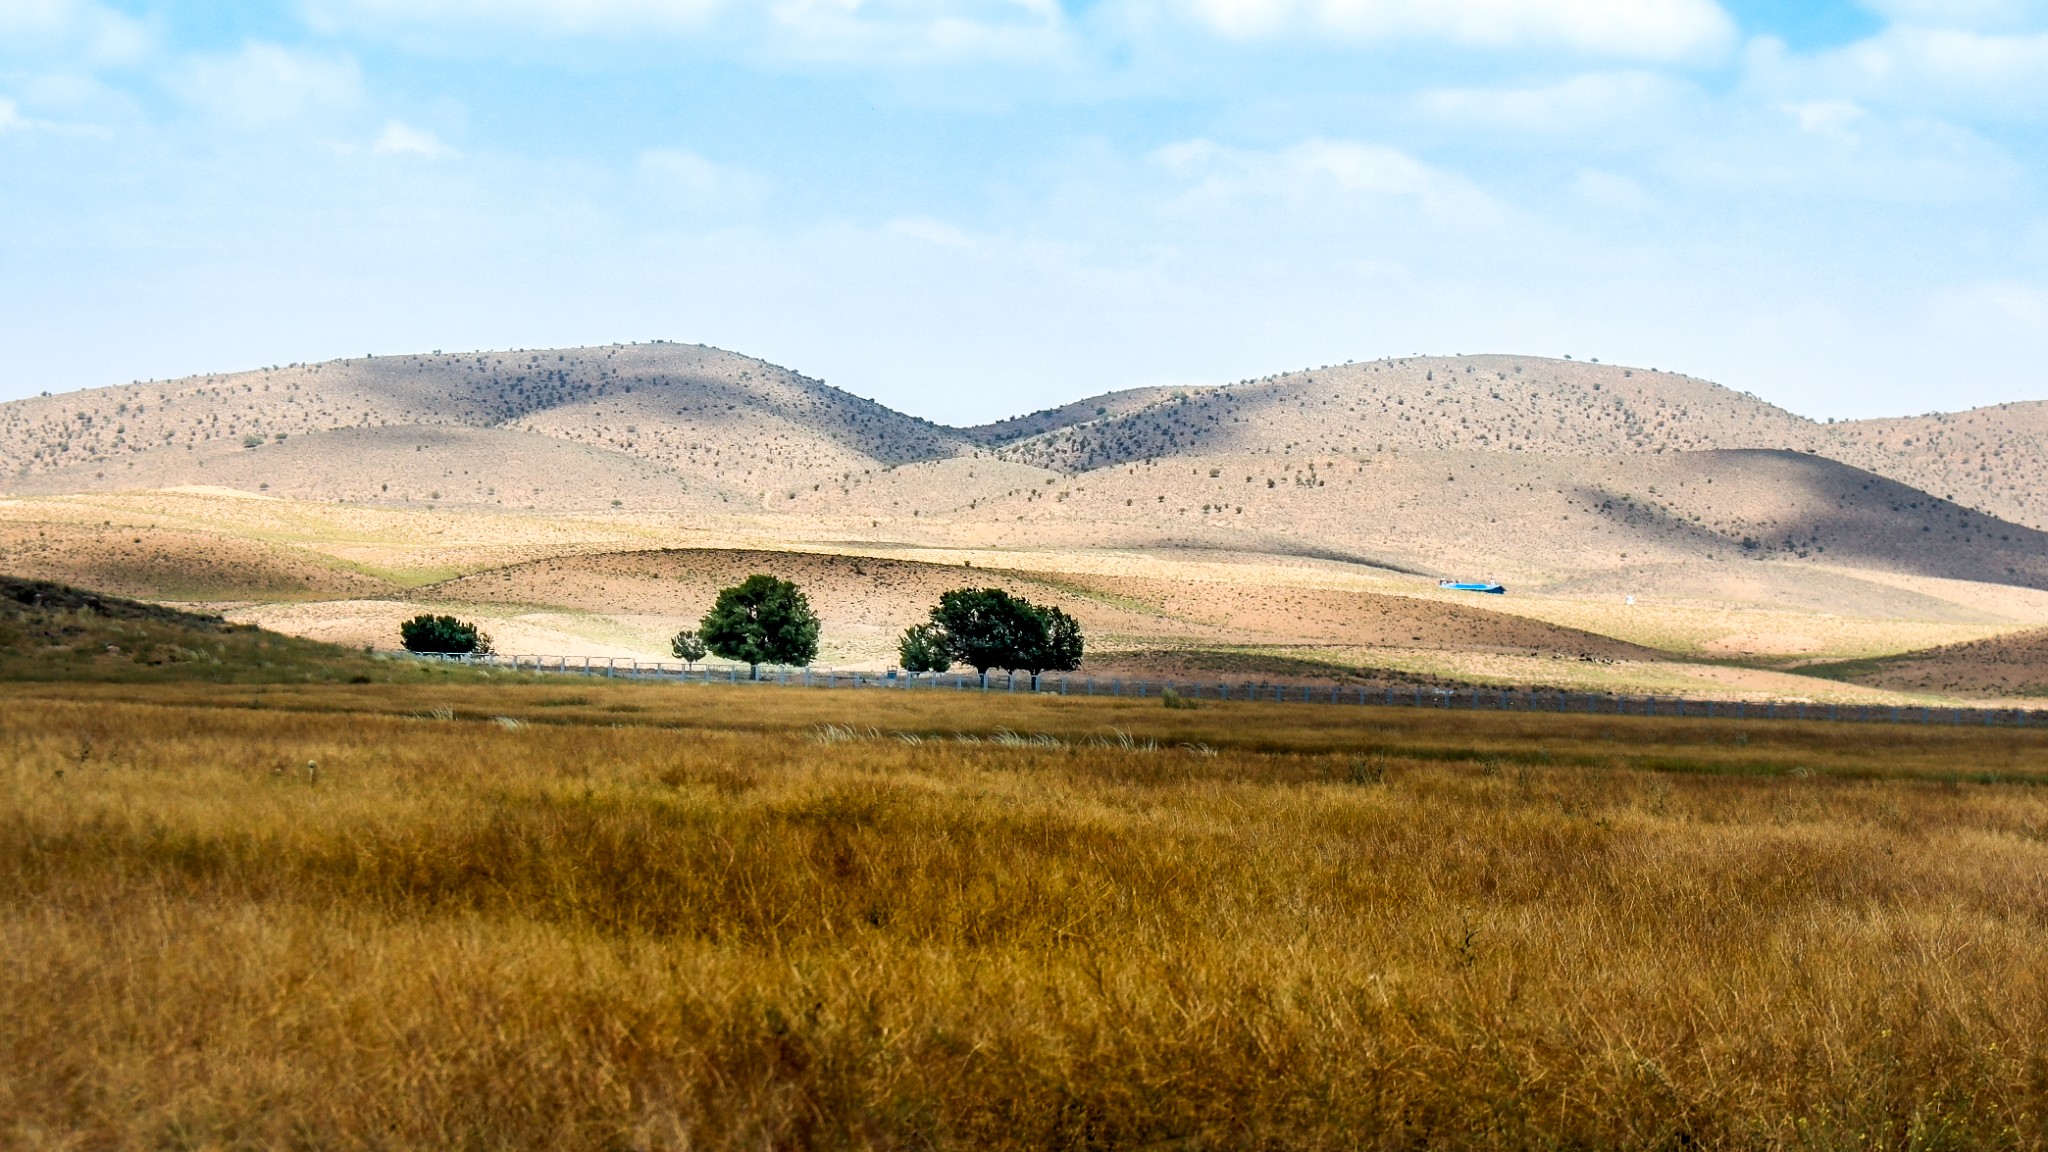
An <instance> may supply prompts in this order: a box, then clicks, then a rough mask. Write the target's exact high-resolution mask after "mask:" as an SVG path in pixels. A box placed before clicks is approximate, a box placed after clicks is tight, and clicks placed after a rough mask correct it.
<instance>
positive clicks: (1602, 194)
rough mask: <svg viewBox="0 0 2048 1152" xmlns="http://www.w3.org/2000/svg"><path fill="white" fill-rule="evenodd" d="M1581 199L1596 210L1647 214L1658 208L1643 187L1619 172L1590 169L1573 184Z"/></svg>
mask: <svg viewBox="0 0 2048 1152" xmlns="http://www.w3.org/2000/svg"><path fill="white" fill-rule="evenodd" d="M1572 190H1573V191H1574V192H1576V193H1577V194H1578V196H1579V199H1581V200H1583V201H1585V202H1586V203H1587V204H1589V205H1591V206H1593V207H1595V208H1618V209H1621V210H1622V211H1625V212H1646V211H1648V210H1650V209H1651V208H1653V207H1655V206H1656V203H1655V201H1653V200H1652V199H1651V198H1650V196H1649V194H1648V193H1647V192H1644V191H1643V186H1642V185H1641V184H1640V183H1638V182H1637V181H1636V180H1635V179H1634V178H1633V177H1630V176H1624V175H1622V174H1621V173H1619V172H1603V171H1600V170H1598V169H1594V168H1588V169H1586V170H1585V171H1582V172H1580V173H1579V175H1578V178H1577V179H1575V180H1574V181H1573V182H1572Z"/></svg>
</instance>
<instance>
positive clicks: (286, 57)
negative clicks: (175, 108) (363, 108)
mask: <svg viewBox="0 0 2048 1152" xmlns="http://www.w3.org/2000/svg"><path fill="white" fill-rule="evenodd" d="M171 86H172V88H173V89H174V90H175V91H176V92H177V93H178V94H179V95H180V96H182V97H183V98H184V99H185V100H186V102H187V103H189V104H191V105H193V106H194V107H196V108H199V109H200V110H202V111H204V112H206V113H208V114H210V115H212V116H215V117H217V118H219V119H221V120H224V121H227V122H229V123H232V124H236V125H239V126H242V127H248V128H258V127H265V126H269V125H275V124H282V123H287V122H290V121H293V120H297V119H299V118H300V117H302V116H305V115H308V114H309V113H313V112H320V111H327V110H332V109H338V108H350V107H354V106H356V105H358V104H360V103H361V101H362V96H363V92H362V73H361V69H360V68H359V67H358V66H357V65H356V62H355V61H354V59H352V58H350V57H349V56H346V55H343V54H340V53H332V52H316V51H307V50H302V49H294V48H287V47H285V46H283V45H280V44H271V43H264V42H252V43H249V44H246V45H244V46H243V47H242V48H241V49H240V50H239V51H236V52H227V53H215V54H208V55H199V56H193V57H190V58H188V59H187V60H186V61H184V62H183V64H181V65H180V66H179V67H178V68H177V70H176V71H175V73H174V74H173V76H172V78H171Z"/></svg>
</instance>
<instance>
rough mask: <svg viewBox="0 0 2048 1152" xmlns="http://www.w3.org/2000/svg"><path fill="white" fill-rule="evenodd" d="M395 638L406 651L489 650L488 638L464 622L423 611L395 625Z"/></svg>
mask: <svg viewBox="0 0 2048 1152" xmlns="http://www.w3.org/2000/svg"><path fill="white" fill-rule="evenodd" d="M398 638H399V640H400V641H401V642H403V643H404V645H405V650H406V651H408V652H456V653H460V652H474V653H479V654H481V653H486V652H489V651H490V650H491V638H490V637H489V636H488V635H486V634H484V633H482V632H479V631H477V627H476V625H474V624H471V623H470V622H469V621H467V620H457V619H456V618H455V617H453V616H435V615H433V614H432V613H427V612H422V613H421V614H419V615H418V616H415V617H413V618H412V619H410V620H407V621H406V622H405V623H403V624H400V625H399V626H398Z"/></svg>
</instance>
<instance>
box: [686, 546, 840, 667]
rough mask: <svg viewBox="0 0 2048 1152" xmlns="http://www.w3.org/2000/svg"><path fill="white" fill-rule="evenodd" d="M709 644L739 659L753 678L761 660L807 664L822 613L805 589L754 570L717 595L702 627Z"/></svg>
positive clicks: (815, 647) (814, 654)
mask: <svg viewBox="0 0 2048 1152" xmlns="http://www.w3.org/2000/svg"><path fill="white" fill-rule="evenodd" d="M697 632H698V636H699V637H700V638H701V639H702V640H703V641H704V645H705V647H707V648H709V649H710V650H711V651H713V652H715V653H717V654H718V655H720V656H723V657H724V658H725V659H727V660H737V661H739V662H740V663H742V664H745V665H746V666H747V667H748V669H749V675H750V676H752V677H753V678H755V679H759V678H760V676H761V665H763V664H809V663H810V662H811V661H812V660H813V659H815V658H816V657H817V655H818V616H817V614H816V613H814V612H812V611H811V602H810V600H808V599H807V598H805V596H804V594H803V592H802V590H801V589H799V588H798V587H797V586H796V585H794V584H792V583H790V582H789V581H787V580H778V579H776V578H775V577H773V576H765V575H762V574H760V573H758V572H757V573H755V574H754V575H752V576H749V577H747V578H746V579H745V580H742V581H740V582H739V583H738V584H735V585H733V586H732V587H730V588H727V589H725V590H724V591H722V592H720V593H719V594H718V600H717V602H716V603H714V604H712V606H711V611H709V612H707V613H705V614H704V620H703V622H702V623H701V624H700V625H698V628H697Z"/></svg>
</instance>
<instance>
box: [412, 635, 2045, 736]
mask: <svg viewBox="0 0 2048 1152" xmlns="http://www.w3.org/2000/svg"><path fill="white" fill-rule="evenodd" d="M398 654H399V655H403V656H410V657H413V658H415V659H420V660H427V661H434V662H439V663H450V664H462V665H467V666H471V667H480V668H502V669H506V670H508V671H514V672H533V673H542V674H548V675H561V676H593V677H605V678H608V679H626V680H650V681H662V682H668V683H677V684H768V685H777V686H782V687H800V688H868V689H883V690H893V691H902V692H925V691H952V692H1002V693H1011V694H1019V695H1039V696H1105V697H1136V698H1153V699H1163V698H1165V697H1166V696H1167V695H1168V694H1169V693H1170V694H1172V695H1173V696H1176V697H1179V698H1180V699H1183V700H1189V701H1199V700H1238V701H1262V702H1268V703H1275V704H1327V705H1346V706H1352V707H1372V706H1378V707H1387V708H1438V709H1443V710H1446V711H1456V710H1465V711H1492V712H1555V713H1577V714H1582V715H1606V716H1670V717H1683V718H1688V719H1728V720H1824V721H1833V722H1838V723H1857V724H1949V725H1961V724H1977V725H1985V726H1991V727H2014V728H2035V727H2042V726H2043V725H2044V724H2048V712H2042V711H2039V710H2034V709H2026V708H1957V707H1934V706H1931V705H1892V704H1822V703H1809V702H1805V701H1786V702H1775V701H1763V702H1755V701H1744V700H1702V699H1693V698H1689V697H1683V696H1654V695H1641V696H1638V695H1628V694H1622V693H1610V692H1568V691H1564V690H1562V689H1556V690H1550V689H1521V688H1477V687H1465V688H1437V687H1428V686H1424V685H1419V684H1416V685H1393V684H1386V685H1361V684H1275V683H1270V682H1265V681H1256V680H1244V681H1236V682H1232V681H1227V680H1216V681H1205V680H1145V679H1138V678H1125V677H1120V676H1080V675H1075V674H1072V673H1047V674H1043V675H1039V676H1032V675H1029V674H1019V673H1014V672H996V673H990V674H988V675H986V676H982V675H978V674H976V673H973V672H915V673H914V672H903V671H900V670H897V669H894V668H891V669H888V670H886V671H882V672H875V671H867V670H847V669H837V668H811V667H804V668H786V667H779V666H770V665H763V666H762V667H761V668H760V669H759V670H758V671H754V670H750V669H748V668H747V667H746V666H745V665H740V664H725V665H712V664H682V663H674V662H667V661H649V660H631V659H624V658H614V657H606V656H524V655H507V654H501V653H489V654H485V655H471V654H449V653H435V652H401V653H398Z"/></svg>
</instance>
